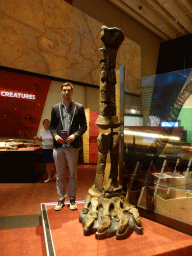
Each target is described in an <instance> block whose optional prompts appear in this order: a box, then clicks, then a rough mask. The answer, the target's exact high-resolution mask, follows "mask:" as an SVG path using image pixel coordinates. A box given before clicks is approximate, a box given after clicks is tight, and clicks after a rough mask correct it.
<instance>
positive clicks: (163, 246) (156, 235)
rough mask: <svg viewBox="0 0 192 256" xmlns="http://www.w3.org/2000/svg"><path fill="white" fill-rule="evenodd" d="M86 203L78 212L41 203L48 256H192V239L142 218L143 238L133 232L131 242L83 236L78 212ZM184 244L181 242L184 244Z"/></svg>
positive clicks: (79, 205)
mask: <svg viewBox="0 0 192 256" xmlns="http://www.w3.org/2000/svg"><path fill="white" fill-rule="evenodd" d="M83 204H84V202H77V206H78V209H77V210H76V211H71V210H70V209H69V207H68V202H67V203H66V205H65V206H64V207H63V209H62V210H61V211H59V212H58V211H54V206H55V205H56V203H53V204H41V213H42V223H43V229H44V236H45V243H46V248H47V255H63V253H64V254H65V255H71V256H76V255H78V256H87V255H89V256H98V255H99V256H100V255H101V256H102V255H110V256H118V255H121V256H124V255H129V256H133V255H134V256H136V255H137V256H146V255H147V256H150V255H151V256H152V255H161V256H163V255H166V256H169V255H170V256H173V255H175V256H176V255H190V253H191V251H192V237H191V236H189V235H186V234H184V233H181V232H179V231H176V230H174V229H171V228H168V227H166V226H163V225H161V224H159V223H156V222H154V221H151V220H149V219H146V218H143V217H142V225H143V228H144V232H143V235H142V236H141V235H138V234H136V233H132V234H131V236H130V237H129V239H126V240H121V241H117V240H116V239H115V237H111V238H108V239H105V240H97V239H95V235H94V234H92V235H90V236H84V234H83V229H82V224H81V223H80V222H79V213H80V211H81V210H82V207H83ZM181 241H182V242H181Z"/></svg>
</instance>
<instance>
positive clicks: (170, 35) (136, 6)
mask: <svg viewBox="0 0 192 256" xmlns="http://www.w3.org/2000/svg"><path fill="white" fill-rule="evenodd" d="M109 1H110V2H112V3H113V4H114V5H115V6H117V7H118V8H120V9H121V10H122V11H123V12H125V13H126V14H128V15H129V16H131V17H132V18H133V19H135V20H137V21H138V22H139V23H141V24H142V25H143V26H145V27H146V28H148V29H149V30H150V31H152V32H153V33H155V34H156V35H158V36H159V37H160V38H162V39H163V40H164V41H167V40H170V39H175V38H178V37H180V36H184V35H187V34H191V33H192V0H109Z"/></svg>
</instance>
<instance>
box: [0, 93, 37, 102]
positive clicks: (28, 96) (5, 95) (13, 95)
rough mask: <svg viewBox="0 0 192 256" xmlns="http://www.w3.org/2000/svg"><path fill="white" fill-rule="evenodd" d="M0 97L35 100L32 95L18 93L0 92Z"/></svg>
mask: <svg viewBox="0 0 192 256" xmlns="http://www.w3.org/2000/svg"><path fill="white" fill-rule="evenodd" d="M0 95H1V96H2V97H9V98H17V99H27V100H35V99H36V97H35V95H33V94H25V93H19V92H7V91H0Z"/></svg>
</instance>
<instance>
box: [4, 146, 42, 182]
mask: <svg viewBox="0 0 192 256" xmlns="http://www.w3.org/2000/svg"><path fill="white" fill-rule="evenodd" d="M0 163H1V171H2V175H1V183H33V182H37V181H38V180H39V178H40V177H41V176H42V175H43V174H44V170H41V171H40V170H39V169H38V168H37V167H38V163H43V159H42V155H41V150H40V149H39V148H37V149H36V150H35V149H34V148H31V149H28V148H27V149H25V148H22V149H19V150H0Z"/></svg>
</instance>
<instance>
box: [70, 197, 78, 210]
mask: <svg viewBox="0 0 192 256" xmlns="http://www.w3.org/2000/svg"><path fill="white" fill-rule="evenodd" d="M69 209H70V210H76V209H77V205H76V203H75V199H70V205H69Z"/></svg>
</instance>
